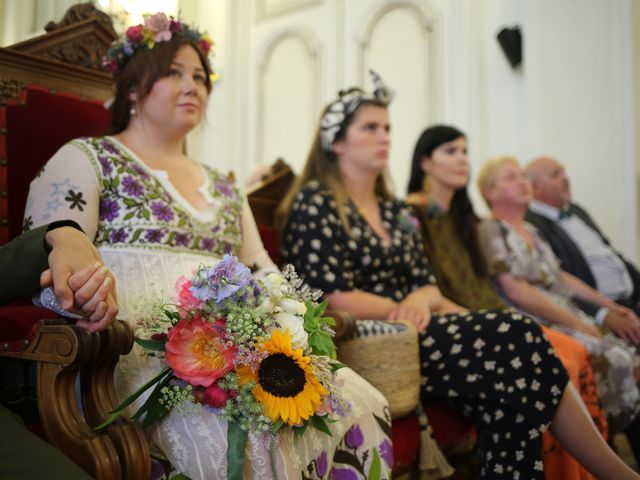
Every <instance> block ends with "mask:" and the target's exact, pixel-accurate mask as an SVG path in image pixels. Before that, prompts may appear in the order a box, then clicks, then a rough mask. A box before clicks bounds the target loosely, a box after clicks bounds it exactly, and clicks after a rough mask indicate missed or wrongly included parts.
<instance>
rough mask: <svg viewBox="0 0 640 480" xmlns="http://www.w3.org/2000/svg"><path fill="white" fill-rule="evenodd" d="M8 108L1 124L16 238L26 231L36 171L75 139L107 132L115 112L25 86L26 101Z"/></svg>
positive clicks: (1, 153) (0, 117) (11, 230)
mask: <svg viewBox="0 0 640 480" xmlns="http://www.w3.org/2000/svg"><path fill="white" fill-rule="evenodd" d="M3 110H4V112H3V113H4V115H0V128H5V129H6V137H5V141H4V142H0V158H3V157H4V158H6V159H7V169H6V175H7V177H6V179H4V180H6V183H5V182H2V181H0V184H2V183H4V184H5V185H6V186H7V189H8V198H9V199H10V202H11V205H10V207H9V208H8V215H9V238H14V237H16V236H17V235H18V234H20V232H21V231H22V217H23V215H24V206H25V202H26V199H27V193H28V191H29V184H30V182H31V180H32V179H33V178H34V177H35V175H36V173H37V172H38V171H39V170H40V168H42V166H43V165H44V164H45V163H46V161H47V160H48V159H49V158H51V156H52V155H53V154H54V153H55V152H56V151H57V150H58V149H59V148H60V147H62V146H63V145H64V144H65V143H66V142H68V141H69V140H71V139H73V138H76V137H79V136H83V135H84V136H93V135H102V134H105V133H107V131H108V129H109V126H110V124H111V113H110V111H108V110H106V109H105V108H104V106H103V105H102V103H101V102H98V101H93V100H91V101H89V100H81V99H80V98H79V97H77V96H74V95H70V94H65V93H60V92H58V93H55V92H50V91H49V90H46V89H43V88H41V87H37V86H28V87H26V88H25V89H23V91H22V92H21V101H20V103H17V104H9V105H6V106H4V107H3ZM0 137H2V136H0ZM2 143H4V144H2ZM3 150H4V151H3ZM2 170H3V169H2ZM3 218H6V217H4V216H3Z"/></svg>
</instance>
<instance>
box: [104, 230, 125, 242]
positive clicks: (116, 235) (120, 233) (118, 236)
mask: <svg viewBox="0 0 640 480" xmlns="http://www.w3.org/2000/svg"><path fill="white" fill-rule="evenodd" d="M127 236H128V235H127V231H126V230H125V229H124V228H118V229H117V230H111V234H110V235H109V241H110V242H111V243H124V242H126V241H127Z"/></svg>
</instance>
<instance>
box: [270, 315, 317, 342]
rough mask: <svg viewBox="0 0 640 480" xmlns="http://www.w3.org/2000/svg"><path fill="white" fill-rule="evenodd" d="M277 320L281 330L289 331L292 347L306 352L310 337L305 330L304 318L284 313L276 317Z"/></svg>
mask: <svg viewBox="0 0 640 480" xmlns="http://www.w3.org/2000/svg"><path fill="white" fill-rule="evenodd" d="M275 320H276V322H278V324H279V325H280V330H282V331H288V332H289V335H291V345H292V346H293V348H294V349H298V348H302V349H303V350H304V349H305V348H307V345H308V343H309V336H308V335H307V332H306V331H305V329H304V321H303V319H302V317H299V316H297V315H291V314H290V313H285V312H282V313H278V314H277V315H276V316H275Z"/></svg>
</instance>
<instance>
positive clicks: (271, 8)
mask: <svg viewBox="0 0 640 480" xmlns="http://www.w3.org/2000/svg"><path fill="white" fill-rule="evenodd" d="M322 1H323V0H280V1H278V2H275V4H274V2H269V1H268V0H257V1H256V21H257V22H261V21H262V20H265V19H267V18H270V17H274V16H278V15H285V14H288V13H291V12H294V11H296V10H300V9H303V8H308V7H312V6H314V5H319V4H321V3H322Z"/></svg>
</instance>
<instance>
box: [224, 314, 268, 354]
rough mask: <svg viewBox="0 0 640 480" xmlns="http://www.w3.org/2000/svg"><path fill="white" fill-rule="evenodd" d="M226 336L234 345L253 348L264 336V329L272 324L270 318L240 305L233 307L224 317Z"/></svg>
mask: <svg viewBox="0 0 640 480" xmlns="http://www.w3.org/2000/svg"><path fill="white" fill-rule="evenodd" d="M226 322H227V323H226V329H227V336H228V337H229V338H232V339H233V341H234V343H235V344H236V345H250V346H253V345H254V344H255V343H256V342H257V341H258V339H259V338H261V337H264V336H265V335H266V329H267V328H268V327H270V326H271V325H272V324H273V320H272V319H271V316H270V315H268V314H265V313H262V312H259V311H257V310H256V309H255V308H247V307H244V306H241V305H233V306H230V307H229V309H228V313H227V315H226Z"/></svg>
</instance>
